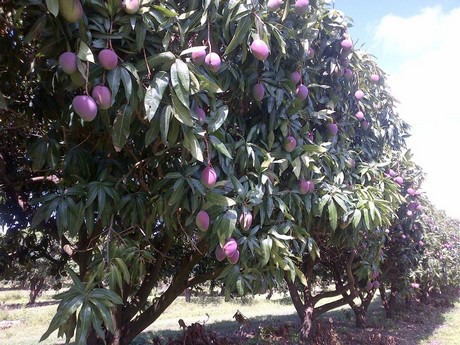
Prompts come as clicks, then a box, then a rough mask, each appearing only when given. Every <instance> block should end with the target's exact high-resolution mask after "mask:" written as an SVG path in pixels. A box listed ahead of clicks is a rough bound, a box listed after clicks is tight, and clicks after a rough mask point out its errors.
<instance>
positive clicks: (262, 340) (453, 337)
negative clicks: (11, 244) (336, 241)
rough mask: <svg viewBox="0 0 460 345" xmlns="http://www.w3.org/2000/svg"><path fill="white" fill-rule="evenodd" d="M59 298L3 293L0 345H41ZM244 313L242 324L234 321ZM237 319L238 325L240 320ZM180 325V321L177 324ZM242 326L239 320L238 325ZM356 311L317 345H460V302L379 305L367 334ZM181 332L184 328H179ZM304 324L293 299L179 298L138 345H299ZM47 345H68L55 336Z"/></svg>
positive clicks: (335, 321)
mask: <svg viewBox="0 0 460 345" xmlns="http://www.w3.org/2000/svg"><path fill="white" fill-rule="evenodd" d="M52 294H53V292H46V293H44V294H43V295H42V296H41V297H40V298H39V300H38V301H39V303H38V304H37V305H35V306H26V303H27V291H24V290H13V289H9V290H3V291H0V344H8V345H30V344H37V342H38V340H39V338H40V336H41V334H43V332H44V331H45V330H46V327H47V325H48V323H49V320H50V319H51V317H52V315H53V312H54V311H55V309H56V304H54V303H53V301H52V298H51V296H52ZM237 311H238V312H239V314H238V315H239V317H236V318H235V317H234V316H235V314H236V313H237ZM236 319H238V320H236ZM179 320H182V321H183V323H182V322H179ZM237 321H240V323H238V322H237ZM353 322H354V317H353V313H352V311H351V309H349V308H346V307H345V308H340V309H336V310H334V311H332V312H330V313H328V314H326V315H325V316H324V317H323V318H321V320H320V321H319V322H318V324H317V326H316V327H317V330H318V332H317V334H318V337H317V339H316V343H317V344H324V345H359V344H363V345H364V344H366V345H368V344H377V345H458V344H460V334H459V332H458V329H459V328H460V300H459V299H458V297H455V296H442V298H437V299H435V300H432V303H430V304H422V303H420V302H418V301H413V302H412V304H411V305H410V307H409V308H407V307H406V306H405V305H403V304H401V305H399V306H398V309H397V310H396V313H395V316H394V318H393V319H390V320H387V319H385V316H384V311H383V309H382V307H381V304H380V301H379V299H378V298H376V299H375V300H374V301H373V303H372V304H371V307H370V309H369V316H368V327H367V328H366V329H357V328H355V327H353ZM180 325H182V326H185V327H186V328H184V327H182V328H181V327H180ZM298 326H299V324H298V318H297V316H296V314H295V310H294V307H293V306H292V304H291V303H290V300H289V298H288V297H287V296H284V295H276V296H274V298H272V300H270V301H269V300H266V299H265V296H256V297H254V298H243V299H241V298H236V299H234V300H232V301H230V302H223V298H222V297H218V296H213V297H210V296H195V297H192V301H191V303H186V302H185V300H184V298H179V299H178V300H177V301H176V302H174V303H173V305H171V306H170V308H168V309H167V310H166V312H165V313H164V314H163V315H162V316H161V317H160V319H158V320H157V322H155V324H154V325H152V326H150V327H149V328H148V329H147V330H146V331H145V332H144V333H143V334H142V335H141V336H140V337H138V338H137V339H136V340H135V342H134V344H133V345H146V344H155V345H159V344H161V345H173V344H184V343H185V344H218V345H230V344H247V345H251V344H253V345H255V344H274V345H275V344H282V345H290V344H300V341H299V337H298ZM42 344H45V345H60V344H64V341H62V339H59V340H58V339H57V338H56V337H55V336H54V337H50V339H48V340H46V341H45V342H43V343H42Z"/></svg>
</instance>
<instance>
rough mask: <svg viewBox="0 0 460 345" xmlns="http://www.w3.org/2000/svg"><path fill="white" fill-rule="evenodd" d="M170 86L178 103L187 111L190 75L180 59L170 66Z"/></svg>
mask: <svg viewBox="0 0 460 345" xmlns="http://www.w3.org/2000/svg"><path fill="white" fill-rule="evenodd" d="M171 84H172V86H173V88H174V91H175V93H176V96H177V98H178V99H179V101H180V102H181V103H182V104H183V105H184V107H186V108H187V109H189V103H190V101H189V96H190V74H189V70H188V67H187V64H186V63H185V62H183V61H182V60H180V59H176V62H175V63H174V64H173V65H172V66H171Z"/></svg>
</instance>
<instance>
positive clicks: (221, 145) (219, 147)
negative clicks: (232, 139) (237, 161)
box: [209, 135, 232, 159]
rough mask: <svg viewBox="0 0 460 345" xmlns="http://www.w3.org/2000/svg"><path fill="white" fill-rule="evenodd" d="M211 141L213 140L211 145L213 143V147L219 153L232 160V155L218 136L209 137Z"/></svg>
mask: <svg viewBox="0 0 460 345" xmlns="http://www.w3.org/2000/svg"><path fill="white" fill-rule="evenodd" d="M209 139H210V140H211V143H212V146H214V147H215V148H216V149H217V151H219V152H220V153H222V154H223V155H224V156H227V157H228V158H230V159H232V155H231V154H230V152H229V151H228V150H227V148H226V147H225V144H224V143H223V142H222V141H220V140H219V139H218V138H217V137H216V136H214V135H210V136H209Z"/></svg>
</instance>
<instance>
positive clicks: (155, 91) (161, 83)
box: [144, 71, 169, 142]
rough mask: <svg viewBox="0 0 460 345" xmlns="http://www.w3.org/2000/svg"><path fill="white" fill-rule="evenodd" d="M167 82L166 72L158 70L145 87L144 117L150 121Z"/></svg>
mask: <svg viewBox="0 0 460 345" xmlns="http://www.w3.org/2000/svg"><path fill="white" fill-rule="evenodd" d="M168 84H169V75H168V72H164V71H159V72H158V73H157V74H155V77H153V79H152V82H151V83H150V86H149V87H148V88H147V91H146V92H145V99H144V107H145V114H146V117H147V119H148V120H149V121H152V119H153V118H154V117H155V114H156V112H157V110H158V107H159V105H160V102H161V100H162V98H163V94H164V92H165V90H166V87H167V86H168ZM168 123H169V122H168ZM166 136H167V134H166ZM165 142H166V141H165Z"/></svg>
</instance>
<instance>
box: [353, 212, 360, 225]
mask: <svg viewBox="0 0 460 345" xmlns="http://www.w3.org/2000/svg"><path fill="white" fill-rule="evenodd" d="M360 221H361V211H360V210H355V212H353V227H354V228H355V229H356V228H357V227H358V225H359V222H360Z"/></svg>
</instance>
